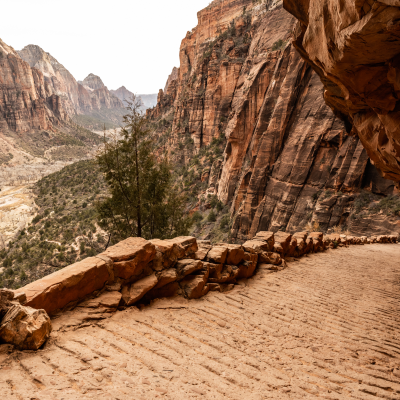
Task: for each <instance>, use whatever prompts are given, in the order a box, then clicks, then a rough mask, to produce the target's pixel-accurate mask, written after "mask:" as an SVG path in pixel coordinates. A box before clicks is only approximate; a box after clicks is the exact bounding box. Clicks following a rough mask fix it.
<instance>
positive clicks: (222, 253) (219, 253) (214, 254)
mask: <svg viewBox="0 0 400 400" xmlns="http://www.w3.org/2000/svg"><path fill="white" fill-rule="evenodd" d="M227 254H228V247H227V246H214V247H212V248H211V250H210V251H209V252H208V254H207V257H206V260H207V261H209V262H212V263H214V264H224V263H225V260H226V256H227Z"/></svg>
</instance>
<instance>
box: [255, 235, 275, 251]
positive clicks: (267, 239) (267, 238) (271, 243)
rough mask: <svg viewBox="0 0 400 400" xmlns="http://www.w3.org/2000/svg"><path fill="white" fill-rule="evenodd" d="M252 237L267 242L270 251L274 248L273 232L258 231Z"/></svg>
mask: <svg viewBox="0 0 400 400" xmlns="http://www.w3.org/2000/svg"><path fill="white" fill-rule="evenodd" d="M253 239H254V240H262V241H264V242H267V243H268V247H269V250H270V251H271V250H272V249H273V248H274V244H275V236H274V233H273V232H266V231H261V232H258V233H257V234H256V236H255V237H254V238H253Z"/></svg>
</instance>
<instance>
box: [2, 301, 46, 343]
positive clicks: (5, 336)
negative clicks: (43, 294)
mask: <svg viewBox="0 0 400 400" xmlns="http://www.w3.org/2000/svg"><path fill="white" fill-rule="evenodd" d="M50 333H51V321H50V318H49V316H48V315H47V313H46V311H44V310H35V309H34V308H31V307H24V306H21V305H20V304H14V305H12V307H10V309H9V310H8V312H7V314H6V315H5V316H4V318H3V320H2V321H1V325H0V339H1V340H2V341H4V342H5V343H8V344H12V345H14V346H16V347H17V348H19V349H20V350H38V349H39V348H40V347H41V346H42V345H43V343H44V342H45V341H46V340H47V339H48V338H49V336H50Z"/></svg>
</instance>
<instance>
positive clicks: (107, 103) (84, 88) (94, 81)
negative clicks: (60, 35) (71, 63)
mask: <svg viewBox="0 0 400 400" xmlns="http://www.w3.org/2000/svg"><path fill="white" fill-rule="evenodd" d="M18 54H19V56H20V57H21V58H22V59H23V60H25V61H26V62H28V63H29V65H30V66H31V67H33V68H36V69H38V70H40V71H42V73H43V75H44V77H45V83H46V89H47V91H48V92H49V93H52V94H56V95H57V96H59V97H60V99H61V101H62V104H63V107H64V109H65V110H66V111H67V112H68V114H69V115H74V114H75V113H78V114H90V113H91V112H93V111H96V110H101V109H120V108H123V107H124V104H123V103H122V101H121V100H119V99H118V97H116V96H115V95H113V94H112V93H111V92H110V91H109V90H108V89H107V87H106V86H105V85H104V83H103V82H102V80H101V79H100V77H98V76H96V75H94V74H89V75H88V76H87V77H86V78H85V80H84V81H79V82H77V81H76V79H75V78H74V77H73V76H72V74H71V73H70V72H69V71H68V70H67V69H66V68H65V67H64V66H63V65H62V64H60V63H59V62H58V61H57V60H56V59H55V58H54V57H53V56H51V55H50V54H49V53H46V52H45V51H44V50H43V49H41V48H40V47H39V46H35V45H29V46H26V47H24V48H23V49H22V50H21V51H18Z"/></svg>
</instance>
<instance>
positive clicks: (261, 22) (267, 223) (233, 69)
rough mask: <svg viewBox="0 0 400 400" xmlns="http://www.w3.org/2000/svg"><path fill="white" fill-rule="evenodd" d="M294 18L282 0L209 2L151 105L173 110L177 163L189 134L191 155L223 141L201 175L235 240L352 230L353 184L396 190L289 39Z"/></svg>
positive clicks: (165, 114) (168, 114)
mask: <svg viewBox="0 0 400 400" xmlns="http://www.w3.org/2000/svg"><path fill="white" fill-rule="evenodd" d="M293 4H297V3H296V2H293ZM298 7H299V9H301V7H300V3H299V4H298ZM243 8H246V10H245V12H243ZM240 9H241V12H239V10H240ZM296 24H297V21H296V20H295V18H293V17H292V16H291V15H290V14H289V13H287V12H286V11H285V10H284V9H283V5H282V2H281V1H264V2H262V4H258V5H256V4H255V3H254V4H253V2H248V1H244V0H243V1H237V0H235V1H234V0H230V1H224V2H220V1H214V2H212V3H211V4H210V5H209V7H207V8H206V9H205V10H202V11H201V12H200V13H199V24H198V26H197V27H196V28H195V29H193V30H192V31H191V32H188V34H187V35H186V38H185V39H184V40H183V41H182V44H181V50H180V61H181V64H180V68H179V70H178V73H177V74H176V78H175V77H174V74H172V75H171V76H170V78H169V79H168V84H167V86H166V88H165V89H164V90H160V93H159V98H158V104H157V106H156V107H155V109H154V110H151V111H150V110H149V111H148V116H149V117H150V118H151V119H153V120H161V121H162V120H163V119H165V120H168V118H172V116H173V123H172V132H171V136H170V139H169V142H168V148H169V149H170V150H171V152H172V151H173V152H174V154H175V155H174V157H175V158H176V160H177V162H184V163H187V164H188V163H190V159H191V155H190V152H189V148H190V146H189V144H188V143H189V142H188V138H189V137H190V139H191V140H192V141H193V142H192V143H193V144H194V148H195V152H197V151H199V150H200V149H201V148H203V147H204V146H207V145H209V144H210V143H212V140H213V138H218V137H220V135H221V134H222V135H223V136H224V137H225V139H226V147H225V150H224V152H223V154H222V156H221V157H219V158H218V159H216V160H215V161H214V162H213V165H212V166H211V167H209V168H207V170H204V171H201V179H202V181H205V182H207V180H208V189H207V190H206V192H205V196H207V195H208V194H210V195H214V194H215V195H217V196H218V198H219V199H220V200H221V201H222V202H223V203H224V204H229V205H231V215H232V216H234V222H233V226H232V237H233V238H234V239H238V240H242V241H246V240H248V239H250V238H253V237H254V235H255V234H256V233H257V232H259V231H272V232H277V231H279V230H284V231H289V232H296V231H302V230H304V229H305V227H306V226H307V224H308V223H311V222H315V223H317V224H319V227H320V228H319V229H322V230H327V229H329V228H331V227H334V226H336V225H338V224H342V225H349V226H350V227H351V226H353V225H352V223H353V222H351V221H348V217H349V214H350V210H351V208H352V205H353V203H354V201H355V199H356V197H357V193H358V192H359V190H360V188H364V187H365V188H368V190H371V191H375V192H376V193H382V194H385V195H392V194H393V193H394V192H395V189H394V185H395V183H394V182H393V181H389V180H386V179H383V178H382V177H381V176H380V174H379V173H378V171H377V169H376V168H375V167H374V166H373V165H372V164H371V161H372V162H374V158H373V157H372V156H371V157H372V158H371V161H370V160H369V157H368V153H367V152H368V149H366V147H365V143H364V141H363V139H362V138H361V136H360V138H359V137H357V136H356V135H354V134H353V133H352V129H351V124H348V123H347V119H346V118H345V119H342V118H341V117H343V115H344V114H343V113H341V114H340V115H339V114H338V115H335V113H334V112H333V111H332V109H331V108H330V107H329V106H328V105H327V104H326V103H325V101H324V91H325V90H326V87H324V85H323V83H322V82H321V79H320V77H319V76H318V74H317V73H316V72H315V71H314V70H313V69H312V68H311V66H310V65H309V64H308V63H307V62H306V61H305V60H304V59H303V58H302V56H301V55H300V54H299V52H298V51H297V50H296V47H298V46H294V45H293V44H292V43H291V37H292V31H293V29H294V28H295V27H296ZM182 144H183V146H182ZM180 148H181V150H179V149H180ZM171 157H172V156H171ZM370 221H373V220H370ZM355 229H357V232H360V229H358V228H355ZM394 231H395V229H394V230H393V232H394Z"/></svg>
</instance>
